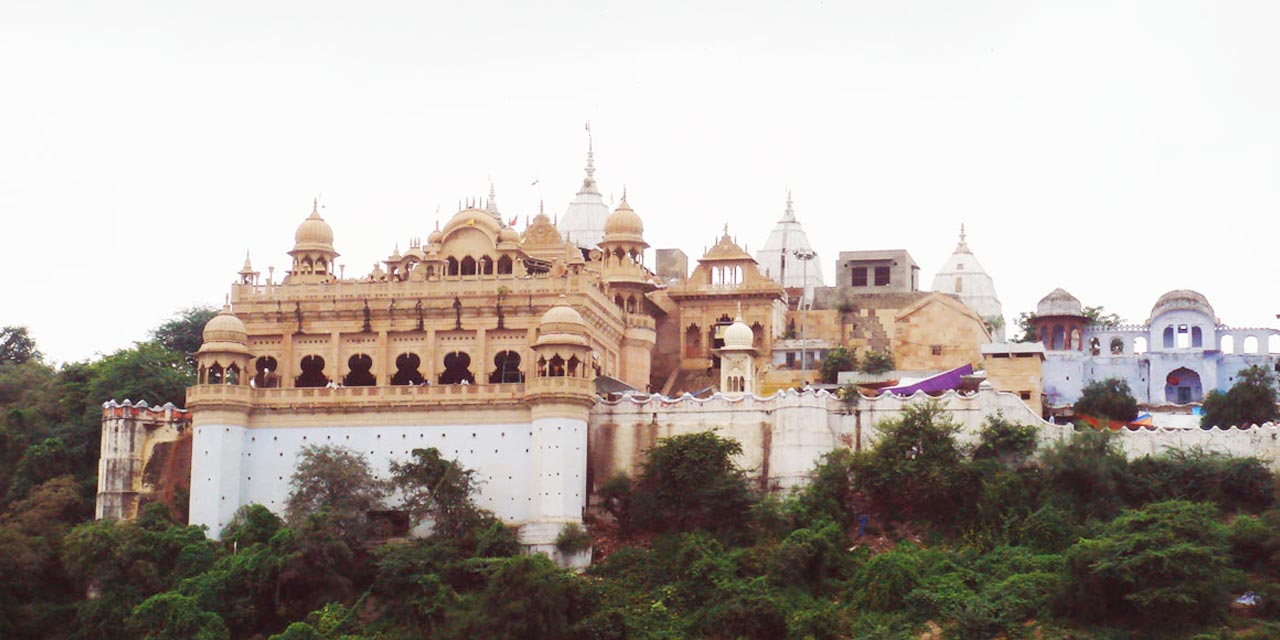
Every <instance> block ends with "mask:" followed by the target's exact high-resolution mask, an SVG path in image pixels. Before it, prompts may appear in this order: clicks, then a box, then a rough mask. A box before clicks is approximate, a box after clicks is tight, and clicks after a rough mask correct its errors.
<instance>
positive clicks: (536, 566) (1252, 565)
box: [0, 323, 1280, 640]
mask: <svg viewBox="0 0 1280 640" xmlns="http://www.w3.org/2000/svg"><path fill="white" fill-rule="evenodd" d="M189 329H190V327H189V326H188V327H184V326H181V323H178V325H175V326H169V327H167V329H166V330H165V332H164V340H166V341H169V342H172V343H173V345H175V346H176V345H180V344H189V343H190V340H191V332H190V331H189ZM158 337H159V336H158ZM184 341H186V342H184ZM184 349H186V348H185V347H177V348H176V349H175V348H172V347H168V346H166V345H165V344H161V343H152V344H150V345H148V346H143V345H140V346H139V347H137V348H135V349H133V350H128V352H127V353H125V352H122V353H121V354H115V355H113V356H108V357H107V358H105V359H104V360H102V361H99V362H94V363H80V364H76V365H71V366H68V367H64V368H62V369H60V370H53V369H51V368H48V367H45V366H44V365H42V364H40V362H39V358H38V355H34V354H37V353H38V352H37V351H36V350H35V349H34V345H25V346H24V345H22V344H17V345H16V348H15V353H19V354H20V355H22V357H23V358H25V361H24V362H16V361H11V362H6V363H3V364H0V496H2V497H3V500H4V502H3V503H2V504H0V575H3V576H5V578H6V579H5V580H3V581H0V637H5V638H107V639H111V638H207V639H222V638H228V639H231V638H234V639H240V638H267V637H270V638H277V639H288V640H299V639H337V638H343V639H347V640H359V639H366V638H367V639H375V638H377V639H380V640H400V639H409V638H444V639H459V640H461V639H467V640H472V639H475V638H551V639H572V640H577V639H583V640H588V639H590V640H610V639H622V638H654V639H657V638H714V639H720V638H724V639H731V638H732V639H736V638H769V639H775V638H789V639H796V640H800V639H814V640H825V639H833V640H834V639H838V638H919V637H921V635H922V632H924V631H925V630H926V629H932V628H935V627H936V628H937V629H939V630H940V633H939V634H935V635H934V637H939V638H940V637H945V638H974V639H978V638H983V639H985V638H993V637H1003V638H1009V639H1011V640H1012V639H1016V638H1032V637H1044V638H1063V639H1065V638H1121V637H1204V638H1210V637H1212V638H1263V637H1277V630H1280V510H1277V509H1276V508H1275V507H1276V505H1275V478H1274V476H1273V474H1272V473H1271V472H1270V471H1269V470H1268V469H1267V467H1266V466H1265V465H1264V464H1263V463H1261V462H1260V461H1258V460H1255V459H1249V458H1229V457H1224V456H1220V455H1215V454H1209V453H1204V452H1198V451H1188V452H1176V453H1168V454H1164V455H1161V456H1156V457H1146V458H1139V459H1136V460H1132V461H1131V460H1126V459H1125V457H1124V456H1123V455H1121V454H1120V452H1119V451H1118V450H1117V448H1116V446H1115V444H1114V442H1113V441H1112V439H1111V436H1110V434H1109V433H1107V432H1105V431H1102V432H1094V431H1086V432H1081V433H1077V434H1076V435H1075V437H1073V438H1071V439H1069V440H1067V441H1065V442H1058V443H1055V444H1053V445H1051V446H1047V447H1037V442H1038V435H1039V434H1038V433H1037V432H1036V431H1035V430H1034V429H1033V428H1029V427H1025V426H1022V425H1017V424H1013V423H1011V422H1009V421H1007V420H1006V419H1004V418H1002V417H1000V416H996V417H994V418H991V419H989V420H988V421H987V423H986V424H985V425H984V426H983V429H982V430H981V432H980V434H979V435H978V438H977V439H976V441H974V442H972V443H961V442H959V441H957V431H958V429H957V426H956V425H955V424H954V423H953V422H952V421H951V419H950V418H949V416H948V415H947V414H945V413H944V412H942V411H941V410H939V408H938V407H937V406H936V405H932V404H929V403H921V404H916V405H913V406H912V407H911V408H910V409H909V410H908V411H906V412H905V413H904V414H903V415H902V417H901V419H899V420H894V421H890V422H887V423H883V424H879V425H876V427H877V429H878V437H877V438H876V440H875V443H874V445H873V446H871V447H870V448H869V449H867V450H866V451H858V452H855V451H850V450H847V449H840V450H835V451H832V452H830V453H829V454H827V455H826V456H824V457H823V458H822V459H821V460H820V461H819V463H818V465H817V467H816V468H815V469H814V472H813V475H812V480H811V482H809V483H808V484H807V485H806V486H804V487H803V488H801V489H798V490H796V491H794V492H774V493H764V494H762V493H761V492H760V490H759V486H758V485H757V484H756V483H755V482H753V481H751V480H750V479H749V477H748V474H747V473H746V472H745V471H744V470H743V469H741V468H740V467H739V466H738V465H737V464H736V462H735V461H736V460H737V459H738V458H739V456H740V454H741V448H740V445H739V444H738V443H737V442H735V441H733V440H731V439H728V438H725V437H723V436H720V435H717V434H715V433H699V434H690V435H684V436H678V437H674V438H669V439H664V440H661V441H659V443H658V445H657V446H656V447H655V448H653V449H652V450H651V451H649V452H648V456H647V459H646V463H645V464H644V465H643V467H642V468H641V469H640V471H639V473H637V475H636V477H635V478H634V479H631V478H627V477H625V476H619V477H616V478H613V479H610V480H608V481H606V482H604V483H602V485H601V486H600V489H599V495H598V496H597V506H598V507H599V510H600V511H601V512H602V514H601V520H600V521H598V522H594V521H593V522H591V523H589V527H588V528H587V529H585V530H584V529H582V528H573V527H566V528H565V529H564V530H563V531H562V534H561V536H560V538H559V540H558V541H557V542H558V544H559V545H560V546H561V547H562V550H563V551H564V552H566V553H569V552H577V551H583V550H585V549H586V548H588V546H589V545H590V544H591V542H592V538H591V536H592V535H600V532H601V531H609V532H613V533H611V534H610V535H613V536H614V538H613V539H612V542H613V543H614V545H612V546H616V547H617V548H616V550H615V551H613V552H612V553H611V555H609V556H608V557H607V558H600V559H598V560H597V562H596V563H595V564H593V565H592V566H591V568H589V569H588V570H587V572H586V575H585V576H580V575H575V574H573V573H570V572H566V571H563V570H560V569H557V568H556V567H555V566H554V565H553V564H552V563H551V562H550V561H549V560H547V559H546V558H543V557H541V556H526V555H521V554H520V552H521V547H520V545H519V544H518V542H517V540H516V537H515V534H514V532H513V531H511V530H510V529H509V528H507V527H506V526H504V525H503V524H502V522H500V521H499V520H498V519H497V518H495V517H494V516H493V514H491V513H488V512H486V511H484V510H483V509H480V508H479V507H477V506H476V504H475V503H474V501H473V500H472V497H473V494H474V491H475V482H474V477H473V474H472V472H471V471H470V470H467V469H465V468H463V467H461V466H460V465H458V464H457V462H455V461H452V460H448V459H445V458H443V457H442V456H441V455H440V452H439V451H436V450H432V449H422V450H415V451H413V452H412V456H411V457H410V458H409V459H408V460H406V461H403V462H399V463H397V464H395V465H393V467H392V469H391V471H392V473H391V475H392V479H391V481H390V482H389V483H386V484H383V483H380V482H378V481H376V480H374V479H373V477H372V474H370V473H369V471H368V469H367V466H366V463H365V460H364V459H363V457H362V456H360V455H359V454H357V453H354V452H351V451H347V450H344V449H340V448H315V449H311V450H308V451H307V452H306V453H305V454H304V456H303V463H304V464H302V465H300V467H299V469H298V473H297V474H296V475H295V476H294V477H293V481H294V495H293V499H292V500H291V501H290V507H291V508H290V509H289V511H288V516H289V517H288V518H287V519H285V520H282V519H281V518H280V517H279V516H277V515H276V514H273V513H272V512H270V511H269V510H267V509H266V508H265V507H262V506H260V505H249V506H247V507H245V508H242V509H241V510H240V511H239V512H237V514H236V515H235V516H234V518H233V519H232V521H231V522H230V523H229V525H228V526H227V528H226V529H225V530H224V532H223V538H222V540H220V541H216V542H215V541H210V540H208V539H206V537H205V535H204V532H203V531H201V530H199V529H197V528H194V527H188V526H185V525H184V524H182V523H178V522H173V521H171V520H170V519H169V518H170V514H169V510H168V509H165V508H163V507H161V506H159V505H151V506H148V507H146V508H145V509H144V510H143V512H142V515H141V517H140V518H139V519H138V520H137V521H136V522H126V523H118V522H85V520H86V519H87V518H88V516H89V515H90V507H91V504H92V502H91V500H92V496H93V476H94V469H95V467H94V465H93V464H92V463H91V461H92V460H93V459H96V455H97V453H96V446H97V444H96V434H97V419H98V418H97V412H98V408H97V407H98V404H97V403H98V399H97V398H95V397H94V396H92V395H91V394H95V393H102V391H101V389H103V388H107V386H104V385H107V383H108V378H109V377H111V379H113V380H115V381H116V382H119V383H120V384H119V385H118V386H116V387H111V388H112V389H115V390H114V391H111V392H110V393H108V394H107V395H114V396H115V397H118V398H119V397H124V396H123V395H122V394H123V393H125V391H126V390H130V389H132V390H135V391H130V397H134V398H136V397H137V395H136V390H138V389H142V390H143V391H144V392H145V394H146V396H147V398H148V400H152V399H153V398H154V399H155V400H152V401H153V402H155V401H162V400H164V399H166V397H165V393H169V392H171V391H172V388H171V387H172V386H173V385H180V384H182V383H181V376H182V375H189V373H184V371H185V370H184V367H186V363H185V361H184V358H183V356H184V355H185V354H184V353H183V350H184ZM108 361H109V362H108ZM157 362H167V363H170V364H169V365H165V366H166V367H167V369H166V372H164V373H163V375H161V374H157V373H155V372H145V371H143V370H144V369H147V368H148V367H152V366H154V363H157ZM147 363H151V364H147ZM171 374H172V375H173V376H177V377H171ZM177 388H178V389H179V390H180V386H178V387H177ZM90 420H92V424H91V423H90ZM387 495H390V496H393V498H394V499H395V500H396V501H404V509H406V510H407V511H408V513H409V514H410V516H411V518H410V519H411V523H410V524H418V523H426V524H429V525H430V526H429V527H428V528H429V530H430V531H431V535H429V536H428V537H426V538H422V539H398V540H397V539H393V540H391V541H389V542H386V543H383V542H382V541H381V540H382V538H381V536H384V535H385V534H386V533H387V531H385V530H383V529H380V528H379V524H378V521H377V520H371V519H370V511H377V510H378V509H381V508H383V507H382V506H381V505H382V500H383V499H384V497H385V496H387ZM286 520H287V521H286ZM610 521H613V522H610ZM619 541H621V544H620V545H618V544H617V543H618V542H619ZM609 547H610V546H609V545H602V546H599V547H597V549H600V548H609ZM13 576H21V579H11V578H12V577H13ZM90 590H91V591H92V593H93V595H94V597H92V598H87V597H85V596H86V594H87V593H89V592H90ZM1245 590H1252V591H1254V592H1255V593H1256V594H1258V595H1259V596H1260V597H1261V600H1260V602H1259V604H1258V605H1257V606H1255V607H1253V608H1252V609H1251V612H1250V613H1251V615H1250V616H1237V615H1233V614H1232V612H1231V611H1232V610H1231V609H1230V608H1229V607H1230V604H1231V601H1232V597H1233V596H1235V595H1237V594H1239V593H1242V592H1244V591H1245ZM1197 633H1201V634H1205V635H1202V636H1196V634H1197Z"/></svg>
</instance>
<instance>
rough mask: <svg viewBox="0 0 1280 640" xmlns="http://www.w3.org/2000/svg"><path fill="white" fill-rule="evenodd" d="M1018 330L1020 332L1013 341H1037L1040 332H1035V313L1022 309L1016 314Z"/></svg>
mask: <svg viewBox="0 0 1280 640" xmlns="http://www.w3.org/2000/svg"><path fill="white" fill-rule="evenodd" d="M1017 324H1018V330H1019V331H1021V332H1022V334H1021V335H1019V336H1018V337H1017V338H1015V339H1014V342H1039V341H1040V334H1039V333H1037V332H1036V315H1035V314H1034V313H1031V312H1028V311H1023V312H1022V313H1019V314H1018V320H1017Z"/></svg>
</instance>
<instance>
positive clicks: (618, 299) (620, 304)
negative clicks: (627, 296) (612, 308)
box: [613, 293, 627, 309]
mask: <svg viewBox="0 0 1280 640" xmlns="http://www.w3.org/2000/svg"><path fill="white" fill-rule="evenodd" d="M613 303H614V304H616V305H618V308H619V309H622V308H625V307H626V306H627V305H626V303H624V302H623V301H622V294H621V293H619V294H617V295H615V296H613Z"/></svg>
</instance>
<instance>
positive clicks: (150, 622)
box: [125, 591, 230, 640]
mask: <svg viewBox="0 0 1280 640" xmlns="http://www.w3.org/2000/svg"><path fill="white" fill-rule="evenodd" d="M125 626H126V627H127V628H128V630H129V633H130V634H131V636H132V637H134V638H142V639H144V640H226V639H227V638H229V637H230V634H229V633H228V632H227V625H225V624H223V622H222V618H221V617H219V616H218V614H216V613H211V612H208V611H204V610H202V609H200V607H199V606H197V605H196V601H195V599H193V598H190V597H188V596H184V595H182V594H180V593H176V592H173V591H168V592H165V593H161V594H158V595H154V596H151V597H150V598H147V599H146V600H144V601H143V602H142V604H140V605H138V606H137V607H135V608H134V610H133V612H132V613H131V614H129V617H128V618H127V619H126V620H125Z"/></svg>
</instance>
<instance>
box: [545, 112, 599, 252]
mask: <svg viewBox="0 0 1280 640" xmlns="http://www.w3.org/2000/svg"><path fill="white" fill-rule="evenodd" d="M586 129H587V166H586V176H585V177H584V178H583V179H582V188H581V189H578V194H577V197H575V198H574V199H573V202H570V203H569V207H568V208H567V209H566V210H565V212H564V217H563V218H561V219H560V222H559V224H557V225H556V227H557V228H558V229H559V230H560V235H562V236H564V237H565V238H566V239H567V238H572V239H573V240H572V241H573V242H574V243H576V244H577V245H578V246H581V247H587V248H593V247H595V246H596V245H597V244H598V243H599V242H600V241H601V240H602V239H604V223H605V220H606V219H607V218H608V217H609V205H607V204H605V202H604V197H603V196H601V195H600V189H598V188H597V187H596V178H595V175H596V155H595V141H594V140H593V139H592V136H591V122H590V121H588V122H587V125H586Z"/></svg>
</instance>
